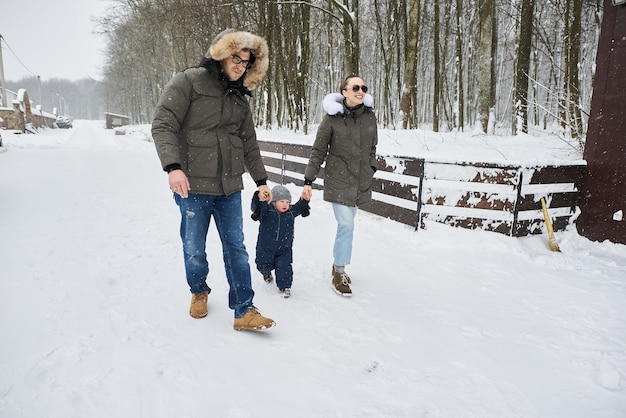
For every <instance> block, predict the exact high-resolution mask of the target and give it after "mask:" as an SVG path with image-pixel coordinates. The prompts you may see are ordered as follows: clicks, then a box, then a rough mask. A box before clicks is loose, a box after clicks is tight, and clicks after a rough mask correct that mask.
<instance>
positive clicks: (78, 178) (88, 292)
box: [0, 121, 626, 418]
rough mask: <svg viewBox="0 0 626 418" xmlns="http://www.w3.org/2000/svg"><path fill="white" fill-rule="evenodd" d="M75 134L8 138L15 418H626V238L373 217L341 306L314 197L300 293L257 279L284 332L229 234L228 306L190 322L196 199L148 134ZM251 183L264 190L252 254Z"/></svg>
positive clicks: (220, 299) (389, 136) (492, 154)
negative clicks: (189, 260)
mask: <svg viewBox="0 0 626 418" xmlns="http://www.w3.org/2000/svg"><path fill="white" fill-rule="evenodd" d="M74 126H75V127H74V129H70V130H46V131H43V132H41V133H40V134H37V135H17V134H15V133H12V132H3V133H2V136H3V139H4V142H5V147H3V148H0V333H1V334H0V335H1V339H0V341H1V342H0V417H3V418H4V417H6V418H19V417H28V418H30V417H33V418H35V417H48V418H50V417H59V418H61V417H63V418H67V417H90V418H93V417H102V418H105V417H106V418H109V417H113V416H116V417H151V418H154V417H163V418H171V417H228V418H230V417H232V418H239V417H281V418H282V417H429V418H432V417H441V418H459V417H461V418H464V417H468V418H469V417H481V418H486V417H493V418H508V417H511V418H512V417H516V418H519V417H524V418H538V417H545V418H555V417H567V418H596V417H597V418H620V417H625V416H626V380H625V377H624V376H625V374H626V303H625V300H626V246H624V245H618V244H612V243H610V242H602V243H598V242H591V241H589V240H587V239H585V238H583V237H581V236H579V235H578V234H577V233H576V231H575V229H572V230H569V231H565V232H559V233H557V234H556V236H557V241H558V243H559V246H560V248H561V250H562V252H561V253H554V252H550V250H549V248H548V243H547V239H546V237H545V236H531V237H524V238H511V237H507V236H504V235H501V234H497V233H490V232H481V231H469V230H464V229H455V228H451V227H448V226H445V225H441V224H436V223H428V224H427V229H426V230H419V231H414V230H413V228H411V227H408V226H406V225H402V224H399V223H395V222H393V221H389V220H386V219H381V218H379V217H376V216H375V215H372V214H368V213H365V212H359V214H358V216H357V227H356V236H355V248H354V255H353V262H352V264H351V265H350V266H349V267H348V272H349V274H350V275H351V277H352V279H353V291H354V296H353V297H352V298H342V297H340V296H338V295H336V294H335V293H334V292H333V291H332V290H331V287H330V266H331V263H332V258H331V250H332V241H333V234H334V228H335V224H334V218H333V215H332V210H331V208H330V206H329V205H328V204H327V203H325V202H324V201H323V200H322V195H321V192H319V191H314V197H313V201H312V203H311V207H312V213H311V216H310V217H308V218H304V219H302V218H298V221H297V224H296V240H295V247H294V258H295V260H294V271H295V278H294V287H293V289H292V291H293V293H292V297H291V298H290V299H282V298H280V297H279V296H278V291H277V289H276V288H275V287H274V286H273V285H266V284H265V283H263V281H262V279H261V277H260V275H259V274H258V273H256V272H255V270H254V268H252V271H253V282H254V286H255V291H256V298H255V303H256V305H257V306H258V307H259V308H260V310H261V312H262V313H263V314H264V315H266V316H270V317H272V318H273V319H274V320H276V322H277V326H276V327H275V328H272V329H270V330H267V331H265V332H237V331H234V330H233V329H232V321H233V318H232V312H231V311H230V310H229V309H228V304H227V283H226V278H225V274H224V269H223V265H222V260H221V249H220V245H219V239H218V238H217V233H216V232H215V230H214V228H213V227H212V228H211V232H210V234H209V235H210V237H209V244H208V248H209V262H210V265H211V268H212V270H211V273H210V278H209V284H210V286H211V287H212V289H213V292H212V293H211V295H210V296H209V315H208V316H207V317H206V318H204V319H200V320H198V319H192V318H191V317H189V315H188V304H189V300H190V296H189V292H188V289H187V287H186V283H185V280H184V274H183V264H182V255H181V246H180V242H179V238H178V213H177V208H176V206H175V204H174V202H173V199H172V196H171V194H170V192H169V189H168V186H167V180H166V176H165V175H164V174H163V172H162V171H161V170H160V167H159V163H158V160H157V157H156V153H155V151H154V146H153V144H152V143H151V142H150V141H149V136H148V134H147V132H148V131H147V129H146V128H145V127H138V128H136V129H132V128H130V129H128V130H127V134H126V135H114V132H113V131H110V130H105V129H103V122H102V121H76V122H75V125H74ZM259 136H260V137H261V138H262V139H274V140H280V139H281V138H285V139H287V138H289V139H290V140H292V141H293V140H295V141H303V142H307V141H311V138H312V134H311V135H308V136H306V137H305V136H304V135H297V134H293V133H290V132H265V131H261V132H259ZM380 136H381V145H380V147H379V151H380V152H389V153H394V154H398V155H412V154H413V153H414V152H421V153H428V154H429V155H430V157H432V158H441V159H458V158H459V157H461V156H462V157H463V158H466V159H468V160H474V159H488V160H489V161H494V159H498V158H500V159H504V160H507V161H511V160H514V161H534V160H536V159H537V158H541V159H543V160H545V159H550V160H573V159H577V158H580V157H579V156H577V155H576V152H575V150H574V149H573V148H572V147H570V146H569V145H568V144H566V143H564V142H560V141H558V140H555V139H554V138H549V139H548V138H542V137H525V136H524V137H518V138H511V137H480V136H476V135H472V134H445V135H444V134H433V133H429V132H426V131H421V130H420V131H409V132H406V131H386V130H385V131H381V135H380ZM287 186H288V187H289V188H290V190H291V191H292V194H294V195H299V193H300V189H299V188H298V187H296V186H295V185H293V184H290V185H287ZM253 191H254V184H253V182H252V181H251V180H250V179H246V189H245V191H244V210H245V211H244V214H245V215H246V216H245V219H246V221H245V233H246V242H247V246H248V249H249V250H250V251H252V252H253V251H254V246H255V242H256V228H257V225H258V224H256V223H255V222H253V221H251V220H250V219H249V218H248V217H247V213H248V211H247V208H248V202H249V199H250V198H251V196H252V193H253ZM253 257H254V255H253V253H251V260H253Z"/></svg>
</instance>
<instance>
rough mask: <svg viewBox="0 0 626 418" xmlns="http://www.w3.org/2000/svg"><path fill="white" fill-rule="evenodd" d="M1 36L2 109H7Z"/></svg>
mask: <svg viewBox="0 0 626 418" xmlns="http://www.w3.org/2000/svg"><path fill="white" fill-rule="evenodd" d="M3 39H4V38H3V37H2V34H0V83H2V107H7V88H6V83H5V81H4V62H3V61H2V40H3Z"/></svg>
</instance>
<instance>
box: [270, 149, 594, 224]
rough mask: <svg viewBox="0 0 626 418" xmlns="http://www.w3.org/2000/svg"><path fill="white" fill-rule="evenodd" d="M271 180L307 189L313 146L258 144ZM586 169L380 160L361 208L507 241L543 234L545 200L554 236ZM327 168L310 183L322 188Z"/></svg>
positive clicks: (566, 220) (569, 213)
mask: <svg viewBox="0 0 626 418" xmlns="http://www.w3.org/2000/svg"><path fill="white" fill-rule="evenodd" d="M259 146H260V148H261V155H262V156H263V161H264V163H265V166H266V169H267V171H268V176H269V180H271V181H273V182H275V183H280V184H285V183H294V184H296V185H299V186H301V185H302V184H303V183H304V169H305V168H306V164H307V162H308V158H309V154H310V150H311V147H310V146H308V145H298V144H285V143H278V142H267V141H259ZM585 167H586V166H585V164H584V163H580V164H571V165H564V166H555V165H554V166H531V167H527V166H519V165H504V164H489V163H450V162H437V161H428V160H425V159H422V158H414V157H402V156H382V155H379V156H378V167H377V168H378V171H377V172H376V174H375V175H374V182H373V193H372V201H371V202H369V203H367V204H365V205H362V206H360V209H363V210H365V211H368V212H371V213H375V214H377V215H380V216H383V217H386V218H389V219H392V220H394V221H398V222H402V223H404V224H407V225H412V226H414V227H415V228H416V229H417V228H419V227H423V221H424V220H425V219H429V220H434V221H437V222H442V223H445V224H448V225H452V226H456V227H462V228H469V229H483V230H486V231H494V232H499V233H502V234H506V235H510V236H516V237H519V236H526V235H529V234H539V233H541V232H542V225H543V223H544V219H543V212H542V210H541V198H542V197H543V198H545V200H546V204H547V206H548V213H549V215H550V218H551V219H552V222H553V227H554V230H555V231H560V230H564V229H565V228H566V227H567V226H568V225H569V224H570V223H572V222H573V220H574V219H575V218H576V216H577V215H578V209H577V205H578V197H579V190H580V184H581V181H582V176H583V173H584V170H585ZM323 171H324V170H323V168H322V170H321V172H320V176H319V178H318V179H317V180H316V181H315V183H314V184H313V187H315V188H320V189H321V188H323V184H324V182H323V177H324V172H323Z"/></svg>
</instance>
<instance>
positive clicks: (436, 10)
mask: <svg viewBox="0 0 626 418" xmlns="http://www.w3.org/2000/svg"><path fill="white" fill-rule="evenodd" d="M433 20H434V28H433V32H434V36H433V39H434V42H433V60H434V61H435V62H434V64H435V65H434V74H433V78H434V83H433V131H434V132H439V96H440V94H441V93H440V90H441V86H440V80H441V77H440V69H439V65H440V64H439V51H440V45H439V0H435V5H434V16H433Z"/></svg>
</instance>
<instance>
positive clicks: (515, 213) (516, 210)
mask: <svg viewBox="0 0 626 418" xmlns="http://www.w3.org/2000/svg"><path fill="white" fill-rule="evenodd" d="M518 170H519V179H518V183H517V187H516V188H517V196H516V197H515V206H514V207H513V224H512V225H511V232H510V234H509V235H510V236H512V237H516V236H517V217H518V214H519V205H521V200H522V183H523V180H524V172H523V171H522V168H521V167H520V168H518Z"/></svg>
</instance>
